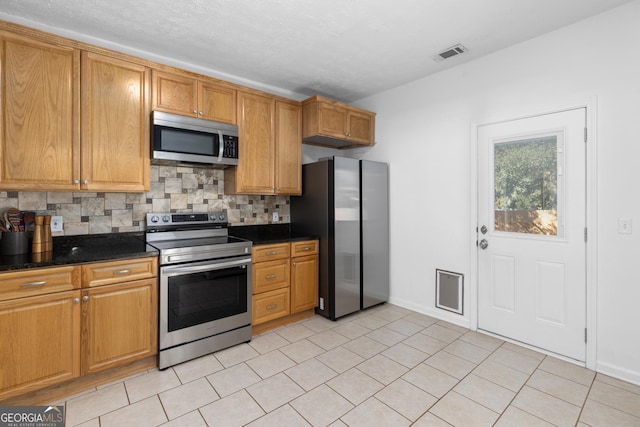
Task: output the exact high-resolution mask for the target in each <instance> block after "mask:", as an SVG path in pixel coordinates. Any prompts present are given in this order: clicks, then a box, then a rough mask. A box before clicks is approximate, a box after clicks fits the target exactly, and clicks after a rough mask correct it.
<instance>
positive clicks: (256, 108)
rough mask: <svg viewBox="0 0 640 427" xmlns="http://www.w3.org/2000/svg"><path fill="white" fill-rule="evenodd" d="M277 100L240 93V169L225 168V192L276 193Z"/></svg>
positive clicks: (238, 167)
mask: <svg viewBox="0 0 640 427" xmlns="http://www.w3.org/2000/svg"><path fill="white" fill-rule="evenodd" d="M274 110H275V100H274V99H272V98H269V97H266V96H260V95H253V94H249V93H244V92H238V128H239V139H240V148H239V150H238V157H239V158H238V166H236V167H234V168H227V169H225V193H236V194H273V192H274V187H275V185H274V163H275V150H274V148H275V142H274V123H273V122H274Z"/></svg>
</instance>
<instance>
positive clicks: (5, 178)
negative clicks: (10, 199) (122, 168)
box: [0, 33, 80, 190]
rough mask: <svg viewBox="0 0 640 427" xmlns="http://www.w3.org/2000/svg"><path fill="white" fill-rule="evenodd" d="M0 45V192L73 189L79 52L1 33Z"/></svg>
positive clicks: (77, 150) (76, 170)
mask: <svg viewBox="0 0 640 427" xmlns="http://www.w3.org/2000/svg"><path fill="white" fill-rule="evenodd" d="M0 42H1V43H2V44H1V46H0V79H1V80H0V90H1V92H0V104H1V105H0V111H1V114H2V117H0V120H1V122H0V188H2V189H3V190H73V189H78V188H79V185H78V184H79V179H80V124H79V123H80V122H79V111H80V109H79V106H80V75H79V72H80V52H79V51H78V50H77V49H72V48H67V47H60V46H55V45H50V44H45V43H39V42H36V41H32V40H29V39H24V38H20V37H17V36H16V37H14V36H10V35H8V34H6V33H0ZM74 180H76V181H77V182H76V183H75V184H74Z"/></svg>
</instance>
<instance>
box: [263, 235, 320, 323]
mask: <svg viewBox="0 0 640 427" xmlns="http://www.w3.org/2000/svg"><path fill="white" fill-rule="evenodd" d="M252 256H253V271H252V275H253V279H252V291H253V302H252V303H253V307H252V322H251V323H252V324H253V325H254V326H255V325H261V326H260V327H259V328H255V327H254V333H260V332H262V331H265V330H268V329H271V328H273V327H276V326H279V325H281V324H286V323H290V322H292V321H297V320H300V318H301V317H299V316H300V315H301V313H303V312H305V311H311V313H310V314H306V313H304V315H305V316H308V315H313V309H314V308H315V307H316V305H318V241H317V240H305V241H296V242H292V243H290V242H286V243H275V244H270V245H256V246H254V247H253V250H252ZM294 315H296V316H294Z"/></svg>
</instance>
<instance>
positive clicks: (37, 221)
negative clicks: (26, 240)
mask: <svg viewBox="0 0 640 427" xmlns="http://www.w3.org/2000/svg"><path fill="white" fill-rule="evenodd" d="M31 252H33V253H40V252H45V245H44V216H43V215H36V217H35V218H34V222H33V241H32V243H31Z"/></svg>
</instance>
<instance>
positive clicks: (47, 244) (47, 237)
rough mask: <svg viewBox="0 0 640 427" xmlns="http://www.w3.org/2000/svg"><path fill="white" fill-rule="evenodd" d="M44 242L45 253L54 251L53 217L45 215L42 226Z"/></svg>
mask: <svg viewBox="0 0 640 427" xmlns="http://www.w3.org/2000/svg"><path fill="white" fill-rule="evenodd" d="M42 242H43V244H44V252H49V251H52V250H53V237H52V236H51V215H45V216H44V221H43V224H42Z"/></svg>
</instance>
